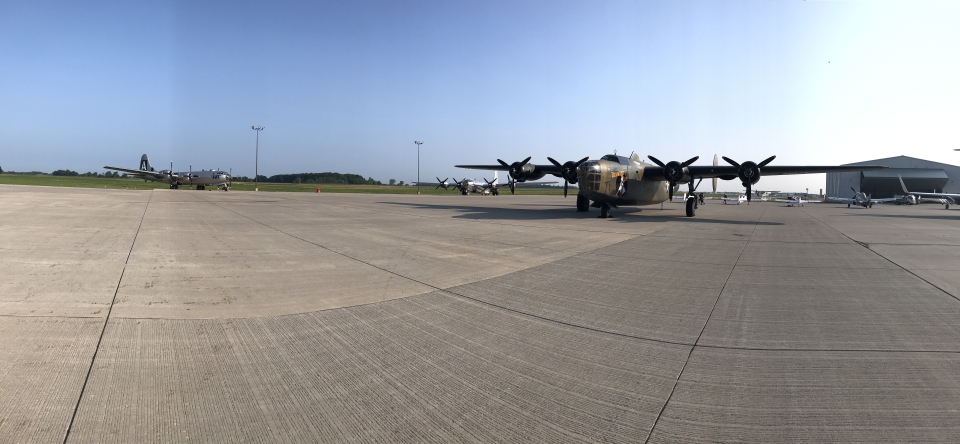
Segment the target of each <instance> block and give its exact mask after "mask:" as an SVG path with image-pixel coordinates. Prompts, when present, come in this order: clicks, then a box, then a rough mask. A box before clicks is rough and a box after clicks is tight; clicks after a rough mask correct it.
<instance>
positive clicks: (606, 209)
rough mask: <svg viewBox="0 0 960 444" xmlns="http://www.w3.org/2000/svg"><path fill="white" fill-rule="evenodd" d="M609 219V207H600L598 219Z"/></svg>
mask: <svg viewBox="0 0 960 444" xmlns="http://www.w3.org/2000/svg"><path fill="white" fill-rule="evenodd" d="M608 217H610V205H603V206H601V207H600V218H601V219H606V218H608Z"/></svg>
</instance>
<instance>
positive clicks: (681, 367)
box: [644, 208, 767, 444]
mask: <svg viewBox="0 0 960 444" xmlns="http://www.w3.org/2000/svg"><path fill="white" fill-rule="evenodd" d="M766 212H767V209H766V208H764V209H763V211H762V212H760V217H758V218H757V222H756V223H755V224H754V225H753V230H752V231H750V236H749V237H747V241H746V242H744V243H743V246H742V247H740V252H739V253H738V254H737V260H736V262H734V264H733V266H732V267H730V273H727V278H726V279H725V280H724V281H723V286H722V287H720V291H718V292H717V299H716V300H714V301H713V307H712V308H710V314H708V315H707V319H705V320H704V321H703V326H702V327H700V333H699V334H697V340H696V341H694V342H693V346H691V347H690V351H689V352H688V353H687V359H685V360H684V361H683V365H682V366H680V371H679V372H678V373H677V379H676V380H675V381H673V388H671V389H670V394H669V395H667V400H666V401H664V403H663V406H661V407H660V412H659V413H657V419H655V420H654V421H653V425H652V426H651V427H650V433H648V434H647V439H646V440H644V443H645V444H646V443H648V442H650V437H652V436H653V431H654V430H656V428H657V424H658V423H659V422H660V418H661V417H662V416H663V412H664V411H666V410H667V405H668V404H670V400H671V399H673V394H674V393H675V392H676V391H677V385H679V384H680V378H682V377H683V371H684V370H685V369H686V368H687V363H689V362H690V357H691V356H693V351H694V350H695V349H696V348H697V344H699V343H700V338H701V337H703V332H704V331H705V330H706V329H707V324H708V323H710V318H711V317H712V316H713V312H714V311H715V310H716V309H717V304H719V303H720V296H722V295H723V290H724V289H725V288H727V284H728V283H730V278H731V277H732V276H733V271H734V270H736V269H737V264H738V263H740V258H741V257H743V252H744V250H746V249H747V244H749V243H750V239H752V238H753V234H754V233H756V232H757V225H759V224H760V221H761V220H762V219H763V214H764V213H766Z"/></svg>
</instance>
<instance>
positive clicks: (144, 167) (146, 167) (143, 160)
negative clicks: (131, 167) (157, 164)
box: [140, 154, 155, 171]
mask: <svg viewBox="0 0 960 444" xmlns="http://www.w3.org/2000/svg"><path fill="white" fill-rule="evenodd" d="M140 171H155V170H154V169H153V167H152V166H150V159H148V158H147V155H146V154H144V155H143V156H140Z"/></svg>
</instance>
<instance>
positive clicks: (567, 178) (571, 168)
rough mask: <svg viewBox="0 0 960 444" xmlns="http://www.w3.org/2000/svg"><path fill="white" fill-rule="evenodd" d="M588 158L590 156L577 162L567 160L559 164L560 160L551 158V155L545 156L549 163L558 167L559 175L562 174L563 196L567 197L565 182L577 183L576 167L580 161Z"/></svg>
mask: <svg viewBox="0 0 960 444" xmlns="http://www.w3.org/2000/svg"><path fill="white" fill-rule="evenodd" d="M589 158H590V156H587V157H584V158H583V159H580V160H579V161H577V162H574V161H572V160H568V161H566V162H564V163H563V165H561V164H560V162H557V161H556V160H553V158H552V157H547V160H549V161H550V163H552V164H554V165H556V166H557V168H560V175H561V176H563V197H567V182H569V183H573V184H575V183H577V167H579V166H580V164H581V163H584V162H586V161H587V159H589Z"/></svg>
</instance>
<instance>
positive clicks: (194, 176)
mask: <svg viewBox="0 0 960 444" xmlns="http://www.w3.org/2000/svg"><path fill="white" fill-rule="evenodd" d="M159 172H160V173H163V174H167V175H168V177H170V179H169V180H162V182H168V183H170V184H171V185H174V184H176V185H188V186H189V185H199V186H208V185H210V186H217V185H224V184H226V183H227V182H229V180H230V175H229V174H227V173H226V172H224V171H219V170H200V171H179V172H175V173H173V174H175V176H173V177H171V176H169V174H170V170H161V171H159ZM174 179H176V180H174ZM148 180H151V179H148ZM158 181H159V180H158Z"/></svg>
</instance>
